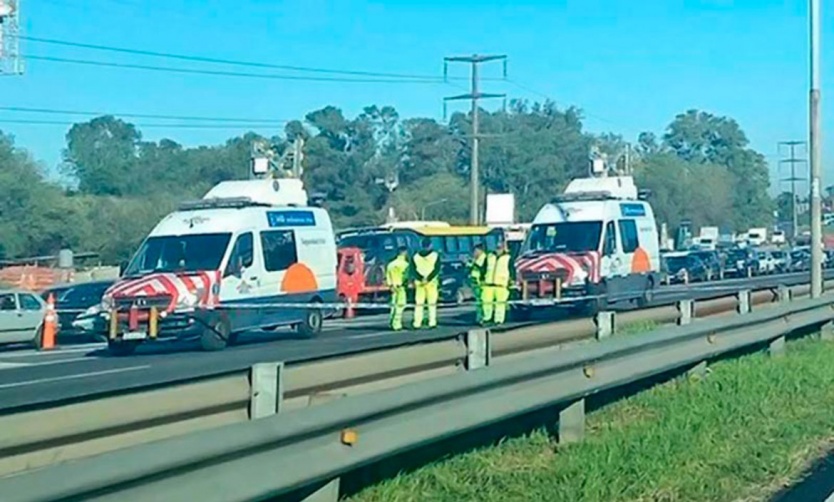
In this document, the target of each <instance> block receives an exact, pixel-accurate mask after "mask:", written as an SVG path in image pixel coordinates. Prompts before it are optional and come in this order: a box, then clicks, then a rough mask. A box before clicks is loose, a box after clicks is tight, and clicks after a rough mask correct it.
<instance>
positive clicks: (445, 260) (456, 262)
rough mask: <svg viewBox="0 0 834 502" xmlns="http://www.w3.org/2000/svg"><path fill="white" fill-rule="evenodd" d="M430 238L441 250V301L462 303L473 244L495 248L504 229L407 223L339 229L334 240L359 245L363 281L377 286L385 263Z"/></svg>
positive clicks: (468, 294)
mask: <svg viewBox="0 0 834 502" xmlns="http://www.w3.org/2000/svg"><path fill="white" fill-rule="evenodd" d="M426 237H428V238H429V239H431V242H432V248H433V249H434V250H435V251H437V252H438V253H440V259H441V267H442V268H441V273H440V280H441V284H440V295H441V301H443V302H453V301H454V302H459V303H460V302H463V301H466V300H468V299H470V298H472V293H471V291H470V289H469V284H468V270H467V263H468V261H469V260H470V259H471V257H472V252H473V250H474V248H475V245H476V244H479V243H480V244H483V245H484V248H485V249H486V250H488V251H495V249H496V248H497V247H498V244H499V243H500V242H502V241H504V230H503V229H500V228H490V227H486V226H451V225H450V226H439V225H426V226H417V225H415V226H409V227H408V228H403V227H400V228H391V227H388V228H385V227H373V228H363V229H351V230H345V231H342V232H339V234H338V235H337V243H338V246H339V248H340V249H342V248H345V249H347V248H359V249H360V250H361V251H362V254H363V256H364V264H365V275H366V277H365V284H366V285H367V286H368V287H371V286H378V285H380V284H381V283H382V281H383V277H384V273H383V271H384V269H385V264H386V263H388V262H389V261H390V260H391V259H393V257H394V256H395V255H396V253H397V248H398V247H399V246H405V247H407V248H408V250H409V254H414V253H416V252H417V251H419V250H420V249H421V248H422V241H423V239H424V238H426Z"/></svg>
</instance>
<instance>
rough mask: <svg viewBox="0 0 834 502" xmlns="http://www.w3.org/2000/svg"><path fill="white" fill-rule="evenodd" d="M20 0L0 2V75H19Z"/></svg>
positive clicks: (20, 71) (20, 70) (21, 66)
mask: <svg viewBox="0 0 834 502" xmlns="http://www.w3.org/2000/svg"><path fill="white" fill-rule="evenodd" d="M22 73H23V64H22V63H21V61H20V0H0V75H20V74H22Z"/></svg>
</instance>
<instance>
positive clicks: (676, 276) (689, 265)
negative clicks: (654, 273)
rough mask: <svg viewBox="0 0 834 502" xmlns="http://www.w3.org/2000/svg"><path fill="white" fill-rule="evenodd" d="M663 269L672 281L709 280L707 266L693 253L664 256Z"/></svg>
mask: <svg viewBox="0 0 834 502" xmlns="http://www.w3.org/2000/svg"><path fill="white" fill-rule="evenodd" d="M661 258H662V269H663V272H664V273H665V274H666V277H667V278H668V281H669V282H670V283H682V282H699V281H706V280H707V267H706V265H704V262H703V261H702V260H701V259H700V258H698V257H697V256H694V255H692V254H671V255H665V256H662V257H661Z"/></svg>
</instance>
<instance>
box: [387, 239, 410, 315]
mask: <svg viewBox="0 0 834 502" xmlns="http://www.w3.org/2000/svg"><path fill="white" fill-rule="evenodd" d="M409 267H410V264H409V262H408V248H406V247H405V246H400V248H399V249H397V256H396V257H395V258H394V259H393V260H391V261H390V262H388V265H387V266H386V267H385V285H386V286H388V289H389V290H390V291H391V318H390V325H391V329H393V330H394V331H399V330H401V329H403V313H404V312H405V305H406V286H407V284H408V269H409Z"/></svg>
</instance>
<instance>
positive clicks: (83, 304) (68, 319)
mask: <svg viewBox="0 0 834 502" xmlns="http://www.w3.org/2000/svg"><path fill="white" fill-rule="evenodd" d="M114 282H115V281H113V280H104V281H91V282H80V283H77V284H62V285H60V286H53V287H51V288H49V289H47V290H45V291H43V293H41V297H42V298H43V299H44V300H46V299H47V298H48V297H49V295H50V294H53V295H55V310H57V311H58V324H59V330H60V333H61V336H73V335H80V334H81V333H79V332H78V330H77V329H75V328H74V327H73V326H72V322H73V321H74V320H75V318H76V317H78V316H79V315H81V314H82V313H83V312H84V311H85V310H87V309H89V308H90V307H92V306H94V305H98V304H99V303H101V297H102V296H103V295H104V292H105V291H107V288H109V287H110V286H112V285H113V283H114Z"/></svg>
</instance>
